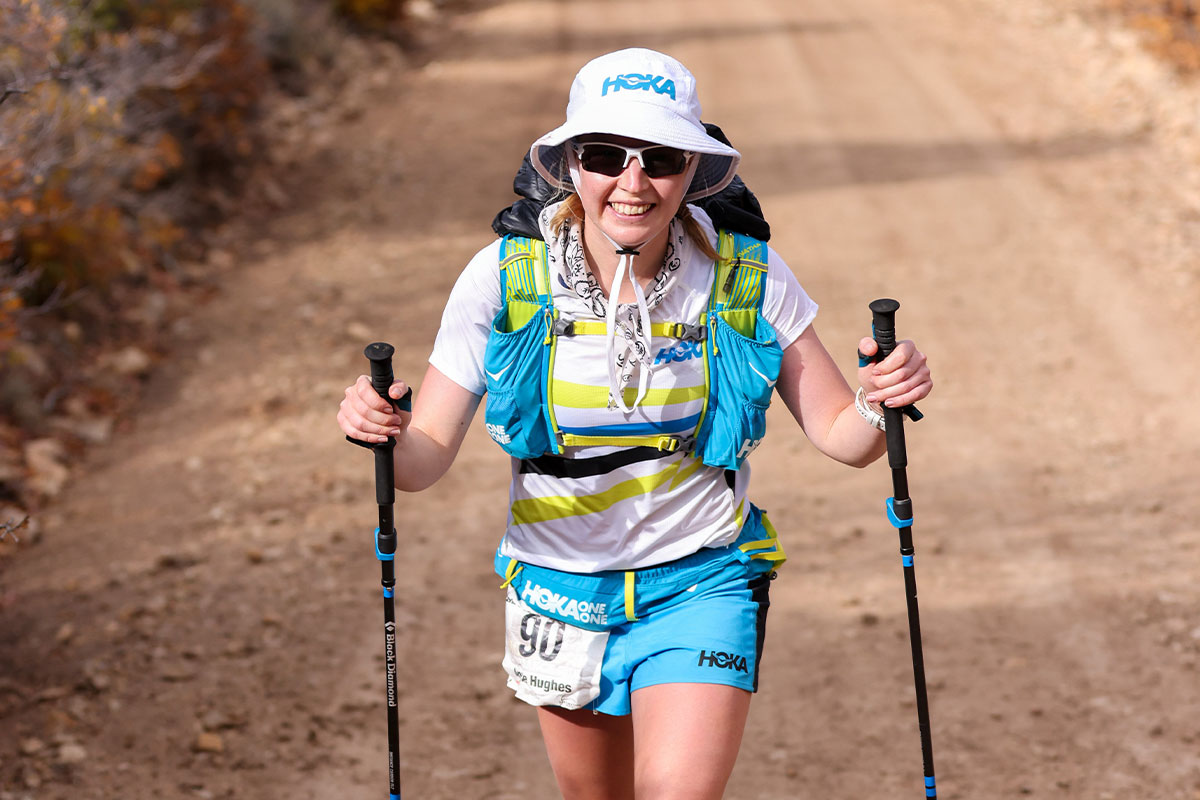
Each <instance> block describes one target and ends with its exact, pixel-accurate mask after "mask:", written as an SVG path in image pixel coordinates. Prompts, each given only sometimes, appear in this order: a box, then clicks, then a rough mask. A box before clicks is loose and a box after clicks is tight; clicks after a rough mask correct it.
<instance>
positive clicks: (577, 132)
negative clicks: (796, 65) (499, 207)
mask: <svg viewBox="0 0 1200 800" xmlns="http://www.w3.org/2000/svg"><path fill="white" fill-rule="evenodd" d="M589 133H605V134H611V135H615V136H628V137H631V138H633V139H641V140H642V141H646V142H653V143H655V144H662V145H667V146H669V147H677V148H679V149H680V150H690V151H691V152H693V153H698V154H699V156H700V157H699V164H698V165H697V167H696V171H695V174H694V175H693V177H692V182H691V184H690V185H689V186H688V189H687V193H686V194H684V196H683V200H684V202H689V201H692V200H696V199H698V198H701V197H707V196H708V195H711V194H716V193H717V192H719V191H721V190H722V189H724V188H725V187H726V186H727V185H728V184H729V182H730V181H731V180H733V176H734V172H735V171H736V170H737V166H738V162H740V161H741V160H742V156H741V153H739V152H738V151H737V150H734V149H733V148H732V147H730V146H729V145H726V144H724V143H722V142H720V141H718V140H716V139H714V138H712V137H711V136H709V135H708V133H707V132H705V130H704V125H703V124H701V122H700V98H699V97H698V96H697V94H696V79H695V77H694V76H693V75H692V73H691V72H688V69H687V67H685V66H683V64H680V63H679V62H678V61H676V60H675V59H673V58H671V57H670V56H668V55H664V54H662V53H658V52H655V51H654V50H645V49H642V48H630V49H628V50H618V51H616V52H615V53H608V54H606V55H603V56H600V57H599V58H596V59H593V60H592V61H589V62H588V63H587V64H584V65H583V68H582V69H580V70H579V73H578V74H577V75H576V76H575V80H574V82H572V84H571V98H570V101H569V102H568V103H567V121H566V122H565V123H563V124H562V125H560V126H559V127H557V128H555V129H554V130H552V131H550V132H549V133H547V134H546V135H545V136H543V137H541V138H540V139H538V140H537V141H536V142H534V143H533V146H532V147H530V148H529V155H530V159H531V160H532V161H533V166H534V169H536V170H537V171H538V173H539V174H540V175H541V176H542V177H543V178H545V179H546V180H547V181H549V182H550V184H551V185H552V186H555V187H557V188H559V189H567V190H570V189H571V188H572V184H571V176H570V174H569V173H568V170H567V160H566V158H565V157H564V156H565V146H566V144H567V143H568V142H569V141H570V140H571V139H574V138H575V137H577V136H582V135H584V134H589Z"/></svg>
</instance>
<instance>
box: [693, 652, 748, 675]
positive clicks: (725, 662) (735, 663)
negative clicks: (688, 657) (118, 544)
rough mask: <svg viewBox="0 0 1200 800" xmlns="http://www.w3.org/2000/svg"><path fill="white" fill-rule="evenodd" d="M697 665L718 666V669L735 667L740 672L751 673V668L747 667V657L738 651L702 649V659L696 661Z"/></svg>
mask: <svg viewBox="0 0 1200 800" xmlns="http://www.w3.org/2000/svg"><path fill="white" fill-rule="evenodd" d="M696 666H697V667H717V668H718V669H733V670H737V671H738V672H745V673H746V674H747V675H748V674H750V670H749V669H747V668H746V657H745V656H739V655H737V654H736V653H723V652H720V651H713V652H711V653H710V652H708V651H707V650H701V651H700V660H699V661H697V662H696Z"/></svg>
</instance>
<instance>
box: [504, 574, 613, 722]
mask: <svg viewBox="0 0 1200 800" xmlns="http://www.w3.org/2000/svg"><path fill="white" fill-rule="evenodd" d="M504 623H505V624H504V627H505V634H504V662H503V664H504V671H505V672H506V673H508V686H509V688H510V689H512V690H513V691H514V692H516V694H517V697H519V698H520V699H521V700H524V701H525V702H526V703H529V704H530V705H534V706H559V707H561V708H566V709H578V708H583V707H584V706H586V705H587V704H588V703H590V702H592V701H593V700H595V699H596V697H597V696H598V695H599V694H600V668H601V666H602V665H603V662H604V649H605V647H607V645H608V632H607V631H588V630H584V629H582V628H578V627H576V626H574V625H571V624H569V623H566V622H564V621H562V620H560V619H555V618H554V617H548V616H546V615H545V614H540V613H538V612H537V611H535V610H533V609H532V608H530V607H529V606H528V605H526V603H525V602H524V601H523V600H521V598H520V597H519V596H518V595H517V591H516V589H514V588H513V587H512V586H509V587H508V596H507V597H506V598H505V604H504Z"/></svg>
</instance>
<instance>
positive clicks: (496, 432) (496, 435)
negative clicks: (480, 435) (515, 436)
mask: <svg viewBox="0 0 1200 800" xmlns="http://www.w3.org/2000/svg"><path fill="white" fill-rule="evenodd" d="M484 427H485V428H487V432H488V436H490V437H492V438H493V439H495V440H496V442H497V443H499V444H512V437H511V436H509V435H508V432H507V431H505V429H504V426H503V425H494V424H492V423H491V422H487V423H484Z"/></svg>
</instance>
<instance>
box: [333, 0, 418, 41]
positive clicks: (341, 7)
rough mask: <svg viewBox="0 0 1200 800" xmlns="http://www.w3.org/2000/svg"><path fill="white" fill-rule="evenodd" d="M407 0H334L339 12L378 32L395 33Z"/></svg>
mask: <svg viewBox="0 0 1200 800" xmlns="http://www.w3.org/2000/svg"><path fill="white" fill-rule="evenodd" d="M404 6H405V0H334V7H335V8H336V9H337V11H338V13H339V14H341V15H342V16H343V17H345V18H346V19H348V20H350V21H351V22H352V23H354V24H355V25H358V26H359V27H361V28H365V29H366V30H369V31H374V32H376V33H388V34H390V33H395V32H396V31H397V30H398V27H397V26H398V25H399V23H400V21H401V20H402V19H403V16H404Z"/></svg>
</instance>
